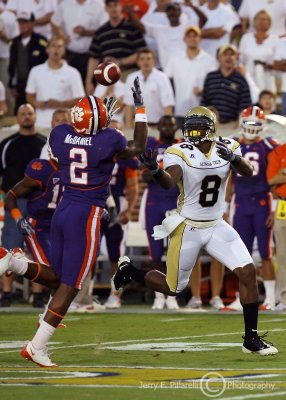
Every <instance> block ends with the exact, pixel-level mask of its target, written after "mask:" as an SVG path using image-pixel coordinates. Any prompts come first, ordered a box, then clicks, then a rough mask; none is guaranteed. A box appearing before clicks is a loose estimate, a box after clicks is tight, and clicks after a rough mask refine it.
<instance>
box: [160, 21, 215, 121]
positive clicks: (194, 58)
mask: <svg viewBox="0 0 286 400" xmlns="http://www.w3.org/2000/svg"><path fill="white" fill-rule="evenodd" d="M184 41H185V43H186V50H185V51H184V52H182V53H180V54H176V55H174V56H173V57H171V58H170V60H169V62H168V64H167V66H166V69H165V72H166V74H167V75H168V76H169V78H172V79H173V82H174V86H175V116H176V118H177V122H178V126H180V122H181V120H183V118H184V117H185V115H186V112H187V111H188V110H189V109H190V108H192V107H195V106H196V105H197V104H200V101H201V93H202V89H203V85H204V80H205V77H206V75H207V74H208V73H209V72H211V71H214V70H215V69H216V68H217V62H216V60H215V59H214V58H213V57H212V56H210V55H209V54H208V53H206V52H205V51H204V50H202V49H201V48H200V42H201V30H200V28H198V27H197V26H191V27H189V28H187V29H186V31H185V37H184Z"/></svg>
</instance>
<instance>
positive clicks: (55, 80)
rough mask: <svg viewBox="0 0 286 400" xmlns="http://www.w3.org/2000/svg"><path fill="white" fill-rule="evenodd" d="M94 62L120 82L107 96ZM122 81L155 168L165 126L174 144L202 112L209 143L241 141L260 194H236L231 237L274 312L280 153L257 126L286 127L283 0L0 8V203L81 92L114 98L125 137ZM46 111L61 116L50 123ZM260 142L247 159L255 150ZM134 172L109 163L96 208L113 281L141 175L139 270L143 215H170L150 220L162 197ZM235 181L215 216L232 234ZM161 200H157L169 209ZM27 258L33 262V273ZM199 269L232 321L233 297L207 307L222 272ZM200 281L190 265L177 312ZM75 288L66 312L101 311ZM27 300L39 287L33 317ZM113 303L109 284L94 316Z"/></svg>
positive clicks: (71, 1) (129, 119) (284, 156)
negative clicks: (104, 197)
mask: <svg viewBox="0 0 286 400" xmlns="http://www.w3.org/2000/svg"><path fill="white" fill-rule="evenodd" d="M104 61H114V62H115V63H116V64H117V65H118V66H119V67H120V69H121V73H122V74H121V80H120V81H118V82H117V83H116V84H114V85H112V86H109V87H105V86H101V85H99V84H97V83H96V80H95V78H94V74H93V71H94V69H95V68H96V66H97V65H98V64H99V63H101V62H104ZM136 76H138V77H139V80H140V85H141V89H142V93H143V95H144V103H145V106H146V113H147V117H148V126H149V138H148V144H149V146H151V147H153V148H157V149H159V154H158V157H159V158H158V162H160V161H161V159H160V157H161V158H162V153H163V152H164V151H165V149H166V148H167V147H168V146H169V145H171V144H173V143H174V141H175V139H174V133H175V130H174V129H177V130H178V134H177V136H178V140H179V137H181V136H182V135H181V133H180V132H181V127H182V123H183V120H184V117H185V115H186V113H187V112H188V110H189V109H191V108H192V107H196V106H199V105H201V106H205V107H208V108H210V109H212V110H213V112H215V113H216V115H217V121H218V126H217V136H223V137H230V136H231V137H235V138H238V139H239V140H241V141H242V142H243V140H244V142H243V145H242V147H243V146H244V147H245V149H244V150H245V153H244V156H245V155H246V156H247V159H248V160H249V161H250V162H251V163H252V165H253V166H254V170H255V175H259V177H261V180H264V181H265V182H268V183H267V186H265V185H264V186H263V188H262V189H261V188H260V186H259V182H258V183H257V181H251V182H252V183H250V185H251V186H252V189H253V190H252V192H250V193H246V195H244V194H242V198H241V201H242V204H243V209H244V212H245V214H247V213H248V212H249V215H248V216H245V215H244V218H246V219H247V218H248V223H249V226H246V225H245V226H243V227H240V228H241V229H242V231H243V229H247V230H248V233H249V230H251V229H252V230H253V235H252V236H251V237H250V239H249V237H247V238H244V236H243V232H240V231H239V229H237V230H238V231H239V233H240V235H241V237H242V238H243V239H244V241H245V244H246V245H247V247H248V250H249V251H250V252H252V251H253V241H254V238H255V237H256V238H257V242H258V252H259V254H260V257H258V260H257V266H259V265H262V276H263V278H264V286H265V298H264V299H263V304H262V309H263V310H265V311H267V310H273V309H275V307H276V309H278V310H281V311H286V254H285V248H286V247H285V241H286V231H285V229H286V165H285V160H286V147H285V146H286V145H285V144H283V143H278V144H277V143H276V142H275V140H274V139H272V138H269V136H271V135H269V134H268V133H267V125H266V122H265V121H266V119H265V118H266V116H267V115H269V114H271V115H273V114H276V115H280V116H285V117H286V2H285V0H273V1H268V0H259V1H253V0H240V1H239V0H238V1H227V0H221V1H220V0H181V1H180V0H178V1H177V2H172V1H170V0H7V1H3V0H0V124H1V125H2V126H4V125H7V124H8V123H9V124H11V125H13V124H17V127H15V133H14V134H13V135H11V136H9V137H5V138H4V136H2V137H0V140H1V143H0V156H1V162H0V175H1V176H2V191H3V197H5V194H7V193H8V191H9V190H10V189H12V188H13V187H14V186H15V184H16V183H17V182H18V181H20V180H21V179H23V177H24V174H25V171H26V168H27V166H28V165H29V163H30V161H32V160H33V159H34V158H39V157H40V158H48V157H49V156H48V154H47V151H46V150H45V143H46V138H45V136H47V135H48V134H49V132H50V129H51V126H52V127H54V126H56V125H57V124H60V123H62V122H65V123H66V122H69V119H68V111H69V109H71V108H72V107H73V106H74V105H75V104H76V103H77V101H78V100H79V99H80V98H82V97H83V96H85V95H86V94H87V95H95V96H97V97H100V98H102V99H104V98H105V97H109V96H114V97H115V98H117V99H118V104H119V105H120V107H121V108H120V111H119V112H118V113H117V114H115V115H114V117H113V118H114V120H113V123H114V126H115V127H118V128H120V129H122V130H123V131H126V132H128V131H130V130H133V127H134V114H135V107H134V104H133V99H132V92H131V87H132V85H133V82H134V78H135V77H136ZM251 106H253V107H256V106H258V107H259V108H260V110H259V109H258V111H257V108H252V109H251V110H254V111H251V114H250V115H245V120H246V121H247V120H251V118H252V119H253V120H251V121H252V122H253V124H254V125H255V124H256V125H257V124H258V125H259V124H260V125H259V127H258V129H257V130H256V131H255V136H253V137H252V138H251V139H249V137H247V135H243V132H244V133H247V129H248V127H246V128H245V127H243V126H242V121H243V120H242V118H243V117H242V116H241V113H242V112H243V110H245V109H249V107H251ZM59 114H60V115H61V117H62V119H61V118H60V119H59V121H57V122H55V118H56V117H57V116H59ZM7 121H8V122H7ZM256 125H255V126H256ZM285 125H286V124H285ZM244 128H245V130H243V129H244ZM285 129H286V128H285ZM1 135H3V133H1ZM155 137H158V139H155ZM253 138H254V139H255V141H254V142H253V140H252V139H253ZM247 140H250V141H249V142H247ZM260 142H261V143H263V145H261V149H262V148H263V149H262V150H261V151H260V150H259V149H260V148H259V149H258V147H259V146H260V145H258V144H257V143H260ZM285 142H286V140H285ZM249 146H251V151H250V150H249ZM255 146H256V147H255ZM259 157H260V158H259ZM139 168H140V165H139V164H138V162H137V161H134V162H130V163H129V164H128V165H127V164H126V165H125V164H124V163H123V165H122V164H121V165H120V163H117V164H116V167H115V168H114V171H113V176H112V181H111V195H113V200H115V201H114V203H112V201H111V205H110V204H109V205H108V208H109V212H110V215H112V216H113V217H112V218H111V220H110V222H109V226H107V225H106V226H105V227H104V232H102V233H103V234H104V235H105V237H106V243H107V247H108V246H109V247H108V256H109V259H110V262H111V266H112V268H113V272H114V268H115V267H114V264H115V262H116V259H118V257H119V256H120V255H123V254H124V239H125V231H126V229H125V227H126V226H127V224H128V222H129V221H131V219H132V213H133V214H134V208H135V203H136V198H138V179H139V178H138V176H140V177H141V175H142V176H143V179H142V180H144V181H145V184H146V183H147V186H148V190H149V192H148V193H147V192H146V194H145V202H143V204H144V205H143V206H142V210H141V216H143V218H141V219H143V220H145V222H146V224H147V234H148V243H149V248H150V260H151V261H152V263H153V265H154V264H160V268H161V269H164V265H161V264H164V262H162V260H163V259H162V249H160V248H159V250H158V249H156V246H155V245H154V239H153V238H152V235H151V233H152V232H151V230H152V227H151V226H150V224H152V219H155V216H156V219H157V218H158V217H159V218H161V214H160V213H161V212H163V213H166V212H171V211H172V209H174V208H176V204H175V203H174V204H172V205H170V207H168V206H169V204H167V203H168V202H166V204H164V207H163V208H164V210H163V211H162V210H161V209H160V211H158V213H157V214H156V207H157V206H158V207H160V204H159V205H156V201H157V202H158V201H159V202H160V200H162V199H161V198H159V197H161V196H162V193H161V192H162V190H161V189H160V190H159V189H158V188H157V189H156V187H155V185H154V184H152V182H151V183H150V176H149V175H148V174H147V173H146V170H145V171H144V170H143V172H141V170H139ZM138 170H139V171H140V172H138ZM240 178H241V177H239V176H234V179H233V181H232V182H231V183H229V189H228V191H227V197H226V208H225V218H226V219H228V221H229V222H232V220H233V223H234V226H235V225H239V223H238V218H239V221H240V223H241V225H242V217H241V214H239V216H238V214H237V210H238V208H239V207H238V205H240V204H238V202H237V199H239V196H240V195H241V192H239V182H240V181H239V179H240ZM140 179H141V178H140ZM117 180H118V182H119V185H118V183H117V184H116V181H117ZM245 182H246V181H245ZM141 184H142V183H141ZM244 184H246V185H248V184H249V182H246V183H243V185H244ZM134 188H136V189H134ZM152 191H154V192H152ZM156 191H158V193H157V192H156ZM160 193H161V194H160ZM173 194H174V193H172V195H171V193H170V194H169V196H170V198H171V197H172V196H173ZM152 195H153V196H154V199H153V200H152ZM148 196H149V198H151V200H150V199H149V203H148ZM156 196H157V197H156ZM235 196H236V200H235ZM261 196H262V197H261ZM146 199H147V200H146ZM146 201H147V203H146ZM172 201H173V199H171V200H170V203H172ZM18 207H19V208H20V209H21V212H22V215H23V216H24V217H25V216H27V215H28V214H27V199H26V198H21V197H20V198H18ZM255 208H260V209H262V208H263V211H264V214H263V215H264V217H263V218H264V219H263V221H264V222H265V226H266V231H267V232H266V234H265V235H266V237H263V238H262V239H261V238H260V237H259V232H258V231H256V229H255V228H256V227H257V226H258V223H257V221H256V220H255V218H253V215H252V214H251V212H252V211H251V210H252V209H255ZM154 209H155V211H154ZM152 212H154V213H155V214H154V216H153V217H152ZM240 212H241V210H240ZM233 214H234V216H233ZM250 214H251V215H250ZM251 218H252V219H251ZM14 219H15V216H13V215H12V216H11V215H10V212H9V211H8V210H6V212H5V217H4V228H3V230H2V245H3V246H4V247H6V248H14V247H23V245H24V236H23V231H25V227H24V228H23V226H20V224H18V223H17V225H16V224H15V221H14ZM161 219H162V218H161ZM249 221H250V222H249ZM153 222H154V221H153ZM158 222H159V221H157V222H156V224H157V223H158ZM154 225H155V223H154ZM19 226H20V229H19ZM265 226H264V227H262V228H261V230H263V229H264V228H265ZM259 229H260V228H258V230H259ZM273 229H274V239H273V238H272V233H273ZM19 231H20V233H19ZM260 232H261V231H260ZM26 233H27V231H26ZM108 235H110V239H108ZM112 235H113V236H112ZM114 235H115V236H116V237H117V238H118V235H120V238H121V242H120V243H116V246H117V248H116V250H114V249H112V243H113V237H114ZM247 240H248V241H249V243H248V242H247ZM157 243H158V242H157ZM28 247H29V246H28ZM272 248H275V254H276V266H275V262H274V260H275V259H274V258H273V257H272ZM31 253H32V257H33V259H34V260H35V261H37V262H42V260H41V259H38V258H37V255H36V254H35V253H33V251H31ZM158 253H159V255H158ZM212 264H214V265H213V266H212V268H211V269H212V270H213V269H217V271H219V273H212V274H211V275H212V288H213V290H212V298H211V299H210V304H211V306H212V307H214V308H216V309H225V310H241V305H240V302H239V298H236V299H235V301H234V303H233V304H231V305H229V306H228V307H225V305H224V303H223V301H222V299H221V298H220V290H221V288H222V279H223V273H224V270H223V266H222V265H216V260H212ZM276 269H277V271H276ZM195 271H196V272H195ZM200 278H201V273H200V265H199V260H198V262H197V266H196V269H195V270H194V273H193V277H192V278H191V281H192V279H193V280H194V282H195V283H194V282H193V284H192V282H191V288H192V297H191V299H190V301H189V302H188V303H187V307H189V308H200V307H201V305H202V301H201V297H200V291H199V290H196V288H198V287H199V282H200ZM214 288H215V289H214ZM86 291H87V298H88V300H85V299H84V297H83V296H81V297H80V299H78V300H77V298H76V299H75V300H74V302H73V303H72V306H71V309H72V308H73V309H74V310H76V311H79V312H95V311H97V310H100V309H102V306H101V305H100V304H97V303H96V301H94V300H93V299H92V298H91V297H90V296H89V293H88V291H89V287H88V286H87V288H86ZM41 292H42V288H41V286H40V285H36V284H33V289H32V293H33V296H34V298H33V305H34V306H35V307H43V305H44V301H43V299H42V298H41ZM121 296H122V290H120V291H118V290H116V289H115V287H114V285H113V284H111V292H110V296H109V298H108V299H107V302H106V305H105V306H106V307H107V308H119V307H121ZM12 299H13V284H12V277H11V276H10V277H7V276H3V277H2V296H1V299H0V306H1V307H9V306H10V305H11V302H12ZM165 305H166V306H167V307H168V308H170V309H177V308H178V307H179V306H178V303H177V301H176V299H175V298H172V299H171V300H170V299H169V300H168V298H165V296H164V295H161V294H159V293H157V294H156V295H155V302H154V304H153V308H154V309H162V308H164V306H165Z"/></svg>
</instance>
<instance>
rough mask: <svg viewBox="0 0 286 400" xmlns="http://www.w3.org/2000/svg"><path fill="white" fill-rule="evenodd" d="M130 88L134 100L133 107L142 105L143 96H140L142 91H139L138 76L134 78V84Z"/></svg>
mask: <svg viewBox="0 0 286 400" xmlns="http://www.w3.org/2000/svg"><path fill="white" fill-rule="evenodd" d="M131 90H132V92H133V100H134V105H135V107H136V108H139V107H143V106H144V101H143V97H142V92H141V88H140V83H139V77H138V76H137V77H136V78H135V79H134V86H133V87H132V88H131Z"/></svg>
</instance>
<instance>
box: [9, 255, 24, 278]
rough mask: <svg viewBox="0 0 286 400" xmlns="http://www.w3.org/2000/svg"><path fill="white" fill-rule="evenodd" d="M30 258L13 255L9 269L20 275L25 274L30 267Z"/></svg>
mask: <svg viewBox="0 0 286 400" xmlns="http://www.w3.org/2000/svg"><path fill="white" fill-rule="evenodd" d="M28 265H29V263H28V260H27V259H25V258H15V257H13V256H12V257H11V258H10V261H9V270H10V271H12V272H15V273H16V274H18V275H24V274H25V273H26V272H27V269H28Z"/></svg>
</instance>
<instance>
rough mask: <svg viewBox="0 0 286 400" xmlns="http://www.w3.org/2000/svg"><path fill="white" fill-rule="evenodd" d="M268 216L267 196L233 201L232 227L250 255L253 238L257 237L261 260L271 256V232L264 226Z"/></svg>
mask: <svg viewBox="0 0 286 400" xmlns="http://www.w3.org/2000/svg"><path fill="white" fill-rule="evenodd" d="M269 214H270V204H269V198H268V196H267V195H260V196H259V195H256V196H255V197H254V196H253V197H251V198H248V199H243V200H242V199H239V200H236V201H235V214H234V217H233V227H234V229H235V230H236V231H237V232H238V233H239V235H240V237H241V239H242V240H243V242H244V243H245V245H246V247H247V249H248V251H249V252H250V254H252V251H253V242H254V238H255V237H257V243H258V250H259V254H260V257H261V258H262V259H263V260H269V259H270V258H271V256H272V233H273V230H272V229H270V228H267V226H266V220H267V218H268V216H269Z"/></svg>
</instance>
